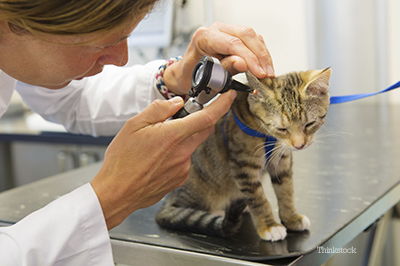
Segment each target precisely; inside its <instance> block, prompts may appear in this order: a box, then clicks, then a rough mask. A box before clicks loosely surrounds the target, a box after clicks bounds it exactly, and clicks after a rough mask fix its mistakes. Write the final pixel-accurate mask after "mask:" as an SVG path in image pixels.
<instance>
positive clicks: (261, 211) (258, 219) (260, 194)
mask: <svg viewBox="0 0 400 266" xmlns="http://www.w3.org/2000/svg"><path fill="white" fill-rule="evenodd" d="M243 170H244V169H243V168H242V169H241V170H239V169H237V172H236V173H237V176H236V181H237V185H238V187H239V189H240V191H241V193H242V195H243V196H244V197H245V198H246V199H247V206H248V207H249V211H250V214H251V216H252V218H253V221H254V224H255V226H256V229H257V232H258V234H259V236H260V237H261V238H262V239H264V240H268V241H278V240H282V239H284V238H285V237H286V228H285V227H284V226H283V225H281V224H279V223H277V222H276V221H275V218H274V215H273V213H272V208H271V205H270V203H269V201H268V199H267V198H266V196H265V193H264V190H263V188H262V184H261V182H260V179H259V178H258V176H259V173H260V170H257V171H256V170H253V171H250V172H253V173H249V171H247V172H244V171H243Z"/></svg>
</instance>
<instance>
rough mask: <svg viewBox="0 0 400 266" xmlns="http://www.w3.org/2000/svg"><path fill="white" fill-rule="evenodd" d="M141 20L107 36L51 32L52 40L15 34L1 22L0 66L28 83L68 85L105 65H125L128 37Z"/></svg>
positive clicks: (127, 24) (123, 26)
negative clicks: (55, 33) (53, 33)
mask: <svg viewBox="0 0 400 266" xmlns="http://www.w3.org/2000/svg"><path fill="white" fill-rule="evenodd" d="M143 17H144V15H143V16H141V17H140V19H142V18H143ZM139 21H140V20H135V21H134V22H132V21H130V22H127V23H125V25H122V26H121V27H118V28H116V29H113V30H111V31H110V33H111V34H107V35H104V34H101V33H93V34H86V35H79V36H56V35H52V36H48V35H47V36H46V40H48V41H45V40H43V39H41V38H38V37H36V36H33V35H31V34H28V33H26V34H20V35H19V34H15V33H13V32H12V31H11V30H10V29H9V27H8V23H7V22H3V21H0V55H1V57H0V69H1V70H2V71H4V72H5V73H7V74H8V75H9V76H11V77H13V78H15V79H17V80H19V81H22V82H24V83H27V84H31V85H37V86H42V87H46V88H50V89H58V88H62V87H65V86H66V85H68V84H69V83H70V82H71V81H72V80H79V79H82V78H84V77H89V76H93V75H96V74H98V73H100V72H101V71H102V70H103V67H104V66H105V65H116V66H123V65H125V64H126V63H127V61H128V46H127V37H128V36H129V35H130V33H131V32H132V31H133V30H134V29H135V28H136V26H137V25H138V23H139ZM82 43H83V44H82Z"/></svg>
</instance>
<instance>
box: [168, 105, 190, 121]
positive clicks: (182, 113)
mask: <svg viewBox="0 0 400 266" xmlns="http://www.w3.org/2000/svg"><path fill="white" fill-rule="evenodd" d="M189 114H190V113H189V112H188V111H186V109H185V107H182V108H181V109H179V111H178V112H177V113H176V114H174V115H173V116H172V118H173V119H177V118H183V117H185V116H187V115H189Z"/></svg>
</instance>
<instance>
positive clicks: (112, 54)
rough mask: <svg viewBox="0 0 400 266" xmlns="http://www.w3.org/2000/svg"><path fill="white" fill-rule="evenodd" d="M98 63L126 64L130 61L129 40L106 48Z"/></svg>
mask: <svg viewBox="0 0 400 266" xmlns="http://www.w3.org/2000/svg"><path fill="white" fill-rule="evenodd" d="M97 63H98V64H100V65H104V66H105V65H116V66H124V65H126V63H128V41H127V40H123V41H122V42H120V43H118V44H116V45H114V46H112V47H110V48H108V49H105V50H104V53H103V54H102V55H101V56H100V57H99V59H98V60H97Z"/></svg>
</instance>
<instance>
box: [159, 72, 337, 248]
mask: <svg viewBox="0 0 400 266" xmlns="http://www.w3.org/2000/svg"><path fill="white" fill-rule="evenodd" d="M330 73H331V70H330V69H325V70H319V71H318V70H310V71H306V72H294V73H290V74H287V75H283V76H279V77H276V78H273V79H264V80H261V81H260V80H258V79H256V78H255V77H254V76H252V75H251V74H250V73H247V79H248V81H249V86H250V87H252V88H254V89H255V92H254V93H253V94H250V95H249V94H247V93H238V96H237V98H236V100H235V102H234V103H233V105H232V110H233V111H234V112H235V114H236V115H237V117H238V118H239V119H240V120H241V121H242V122H243V123H245V124H246V125H247V126H248V127H250V128H253V129H255V130H258V131H260V132H262V133H264V134H267V135H271V136H273V137H275V138H277V139H278V141H277V142H276V144H275V147H274V150H273V154H272V156H271V157H270V160H269V161H268V162H267V163H266V162H265V158H264V151H265V148H264V145H268V143H267V144H266V143H264V139H262V138H257V137H252V136H249V135H246V134H245V133H244V132H242V131H241V130H240V129H239V128H238V126H237V125H236V123H235V121H234V118H233V116H232V112H229V113H228V114H227V118H226V122H225V124H224V122H223V121H224V119H225V118H224V117H223V118H221V120H219V121H218V123H217V124H216V128H215V132H214V133H213V135H212V136H211V137H210V138H208V139H207V140H206V141H205V142H204V143H203V144H202V145H201V146H200V147H199V148H198V149H197V150H196V151H195V152H194V153H193V155H192V166H191V169H190V178H189V180H188V182H187V183H186V184H185V185H184V186H182V187H180V188H178V189H176V190H174V191H173V192H171V193H170V194H169V195H168V196H167V197H166V198H165V200H164V204H163V206H162V207H161V208H160V210H159V212H158V214H157V217H156V221H157V223H158V224H159V225H160V226H162V227H166V228H171V229H175V230H181V231H187V232H193V233H200V234H206V235H214V236H220V237H229V236H232V235H234V234H235V233H236V232H237V231H238V230H239V228H240V223H241V213H242V211H243V210H244V209H245V207H246V206H247V207H248V209H249V211H250V214H251V216H252V219H253V222H254V225H255V227H256V229H257V232H258V234H259V235H260V237H261V238H262V239H264V240H271V241H276V240H281V239H283V238H285V236H286V228H288V229H290V230H295V231H300V230H305V229H308V227H309V226H310V221H309V220H308V218H307V217H306V216H304V215H299V214H297V212H296V209H295V206H294V190H293V180H292V176H293V171H292V165H293V160H292V151H293V150H300V149H304V148H306V147H308V146H309V145H311V143H312V142H313V141H314V134H315V132H316V131H317V130H318V129H319V128H320V126H321V125H322V124H323V123H324V122H325V119H324V118H325V115H326V113H327V109H328V105H329V94H328V89H329V88H328V87H329V78H330ZM223 126H224V130H225V135H226V140H227V144H225V142H224V140H223V136H222V131H223V129H222V127H223ZM265 171H267V172H268V173H269V176H270V178H271V181H272V185H273V187H274V190H275V194H276V196H277V199H278V205H279V218H280V220H281V222H282V224H284V225H285V227H286V228H285V227H284V226H283V225H282V224H280V223H278V222H276V221H275V218H274V216H273V213H272V210H271V206H270V203H269V201H268V199H267V198H266V195H265V194H264V190H263V186H262V183H261V177H262V176H264V172H265ZM221 210H222V211H224V212H225V215H220V214H216V212H218V211H221Z"/></svg>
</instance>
